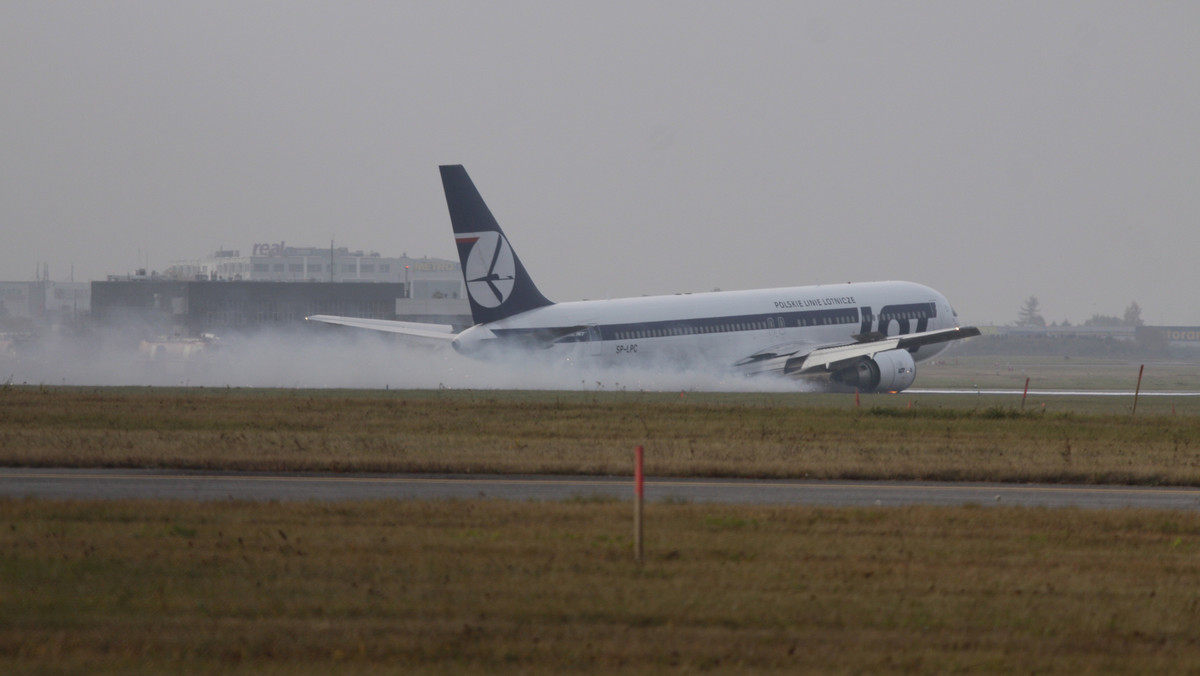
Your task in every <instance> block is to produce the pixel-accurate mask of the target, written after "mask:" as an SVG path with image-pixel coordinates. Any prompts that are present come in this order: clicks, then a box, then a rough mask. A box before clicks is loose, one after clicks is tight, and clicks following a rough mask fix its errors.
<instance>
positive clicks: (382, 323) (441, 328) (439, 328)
mask: <svg viewBox="0 0 1200 676" xmlns="http://www.w3.org/2000/svg"><path fill="white" fill-rule="evenodd" d="M305 319H307V320H308V321H311V322H324V323H326V324H339V325H341V326H353V327H355V328H359V329H371V330H373V331H386V332H388V333H399V334H402V335H405V336H413V337H414V338H423V339H426V340H434V341H439V342H443V341H444V342H447V343H449V342H450V341H452V340H454V337H455V336H456V335H458V334H456V333H455V332H454V327H452V326H450V325H449V324H423V323H421V322H401V321H396V320H391V319H363V318H361V317H338V316H335V315H312V316H310V317H305Z"/></svg>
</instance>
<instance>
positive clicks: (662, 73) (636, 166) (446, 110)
mask: <svg viewBox="0 0 1200 676" xmlns="http://www.w3.org/2000/svg"><path fill="white" fill-rule="evenodd" d="M0 92H3V93H2V95H0V122H2V124H0V158H2V159H0V172H2V174H0V242H2V246H0V279H4V280H22V279H32V278H33V276H34V270H35V265H36V264H38V263H40V262H42V261H45V262H47V263H48V264H49V266H50V273H51V277H52V278H53V279H56V280H65V279H66V278H67V277H68V275H69V272H70V268H71V266H72V265H74V270H75V279H76V280H88V279H99V278H103V275H105V274H110V273H125V272H129V271H132V270H133V269H134V268H136V267H138V265H139V252H140V253H141V256H143V257H147V256H148V258H149V263H150V267H151V268H155V269H160V270H161V269H163V268H164V267H165V266H166V265H167V264H168V262H169V261H170V260H172V259H179V258H196V257H201V256H204V255H206V254H209V253H211V252H212V251H213V250H215V249H216V248H218V247H222V246H223V247H227V248H235V249H241V250H242V252H243V253H248V250H249V248H250V246H251V245H252V244H253V243H255V242H278V241H286V242H287V243H288V244H289V245H292V246H327V245H328V243H329V240H330V238H331V237H332V238H334V239H336V241H337V243H338V245H339V246H349V247H351V248H354V249H358V248H362V249H373V250H376V251H379V252H381V253H383V254H384V255H399V254H400V253H404V252H407V253H408V254H410V255H430V256H438V257H445V258H453V257H454V248H453V243H452V239H451V236H450V227H449V219H448V217H447V215H446V209H445V204H444V200H443V196H442V191H441V185H440V182H439V178H438V172H437V165H438V164H448V163H463V164H465V165H466V166H467V170H468V171H469V172H470V173H471V176H472V178H473V179H474V180H475V183H476V185H477V186H478V187H479V189H480V191H481V192H482V193H483V196H484V198H485V199H486V200H487V201H488V203H489V205H490V206H491V207H492V211H493V212H494V213H495V214H496V216H497V218H498V219H499V220H500V222H501V224H502V225H503V226H504V228H505V230H506V232H507V234H508V236H509V239H510V240H511V241H512V243H513V246H514V248H515V249H516V250H517V251H518V253H519V254H520V256H521V258H522V260H523V262H524V263H525V266H526V267H527V268H528V269H529V270H530V272H531V273H532V274H533V276H534V279H535V280H536V282H537V283H538V285H539V286H540V287H541V289H542V291H543V292H544V293H545V294H546V295H547V296H549V297H550V298H552V299H553V300H576V299H580V298H605V297H617V296H626V295H640V294H646V293H673V292H680V291H705V290H710V289H712V288H714V287H720V288H722V289H742V288H753V287H762V286H792V285H800V284H809V283H818V282H821V283H831V282H845V281H851V280H854V281H866V280H875V279H910V280H912V281H918V282H923V283H926V284H929V285H931V286H934V287H936V288H938V289H939V290H941V291H943V292H944V293H945V294H946V295H947V296H948V297H949V298H950V299H951V301H953V302H954V303H955V305H956V306H957V307H958V310H959V314H960V315H961V316H962V317H963V319H964V320H966V321H968V322H976V323H988V322H996V323H1004V322H1008V321H1011V320H1012V319H1014V318H1015V317H1016V314H1017V311H1018V310H1019V308H1020V306H1021V304H1022V302H1023V300H1024V299H1025V298H1026V297H1027V296H1029V295H1030V294H1036V295H1037V296H1038V298H1039V299H1040V300H1041V305H1042V311H1043V314H1044V315H1045V317H1046V319H1047V320H1048V321H1061V320H1062V319H1069V320H1070V321H1072V322H1075V323H1079V322H1082V321H1083V320H1085V319H1087V318H1088V317H1089V316H1091V315H1092V314H1093V313H1101V314H1114V315H1120V314H1121V313H1122V312H1123V310H1124V308H1125V307H1126V306H1127V305H1128V304H1129V302H1130V301H1134V300H1136V301H1137V302H1138V303H1139V304H1140V305H1141V306H1142V308H1143V316H1144V318H1145V319H1146V320H1147V321H1148V322H1150V323H1166V324H1200V302H1197V289H1200V264H1197V261H1196V257H1197V253H1198V252H1200V3H1196V2H1176V3H1129V2H1096V1H1088V2H1077V3H1076V2H1042V1H1038V2H1002V3H976V2H957V1H955V2H922V3H892V2H830V3H812V2H810V3H798V2H751V3H701V2H690V1H689V2H649V3H648V2H604V3H586V4H585V3H563V2H501V3H479V2H459V3H455V2H419V3H418V2H408V3H397V2H379V3H366V2H350V3H341V2H337V3H333V2H330V3H305V2H287V3H258V4H252V3H245V2H241V1H240V0H239V1H238V2H210V1H206V2H172V3H158V2H155V3H152V2H140V3H135V2H49V1H46V0H35V1H32V2H23V1H19V0H8V1H7V2H4V3H0Z"/></svg>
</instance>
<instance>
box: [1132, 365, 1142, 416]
mask: <svg viewBox="0 0 1200 676" xmlns="http://www.w3.org/2000/svg"><path fill="white" fill-rule="evenodd" d="M1145 370H1146V365H1145V364H1142V365H1141V366H1140V367H1139V368H1138V382H1137V389H1135V390H1134V391H1133V412H1132V413H1130V414H1129V415H1137V400H1138V395H1140V394H1141V393H1142V371H1145Z"/></svg>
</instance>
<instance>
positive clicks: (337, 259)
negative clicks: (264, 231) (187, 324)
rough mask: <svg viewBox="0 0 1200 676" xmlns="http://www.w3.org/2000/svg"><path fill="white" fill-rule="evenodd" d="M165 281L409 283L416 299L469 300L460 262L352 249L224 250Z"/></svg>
mask: <svg viewBox="0 0 1200 676" xmlns="http://www.w3.org/2000/svg"><path fill="white" fill-rule="evenodd" d="M162 276H163V277H165V278H167V279H171V280H177V281H214V282H215V281H247V282H332V283H337V282H384V283H393V284H404V285H406V287H408V288H409V289H410V290H411V293H410V294H409V297H410V298H460V297H463V293H462V292H463V288H462V285H463V281H462V271H461V269H460V266H459V264H458V262H456V261H448V260H443V259H439V258H428V257H423V258H409V257H408V255H407V254H403V255H401V256H400V257H398V258H385V257H383V256H381V255H379V254H378V253H376V252H374V251H370V252H363V251H361V250H359V251H351V250H350V249H348V248H346V247H341V248H337V249H335V248H333V247H330V248H317V247H294V246H288V245H287V243H286V242H279V243H277V244H267V243H258V244H254V245H252V246H251V247H250V255H249V256H243V255H242V252H241V251H240V250H230V249H221V250H218V251H216V252H215V253H213V255H211V256H209V257H207V258H199V259H191V260H175V261H171V264H170V267H168V268H167V270H166V271H165V272H164V273H163V275H162Z"/></svg>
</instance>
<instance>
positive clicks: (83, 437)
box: [0, 386, 1200, 485]
mask: <svg viewBox="0 0 1200 676" xmlns="http://www.w3.org/2000/svg"><path fill="white" fill-rule="evenodd" d="M1043 404H1044V406H1043ZM1131 404H1132V401H1131V398H1130V397H1120V398H1115V397H1077V398H1071V397H1047V398H1031V399H1030V400H1029V402H1027V404H1026V406H1025V408H1024V409H1022V408H1021V400H1020V396H1019V395H1009V396H988V395H970V396H961V395H959V396H951V395H909V394H903V393H902V394H900V395H873V396H869V397H868V396H864V397H862V398H861V405H859V406H856V404H855V397H854V395H853V394H850V395H818V394H804V393H795V394H723V393H688V392H684V393H678V392H676V393H641V392H574V393H572V392H543V391H516V392H506V391H484V392H472V391H439V390H419V391H407V392H401V391H378V390H376V391H337V390H223V389H159V388H129V389H79V388H42V387H11V386H10V387H5V388H2V389H0V465H9V466H14V465H20V466H91V467H165V468H194V469H242V470H266V471H273V470H324V471H411V472H494V473H531V472H543V473H562V474H629V473H630V472H631V467H630V452H631V449H632V448H633V447H634V446H637V445H644V446H645V447H646V449H647V461H646V463H647V464H646V468H647V470H646V471H647V472H648V473H649V474H651V475H657V476H668V475H669V476H745V477H798V478H804V477H807V478H842V479H868V478H876V479H904V478H910V479H935V480H951V479H954V480H989V481H1051V482H1092V483H1098V482H1118V483H1139V484H1176V485H1200V415H1197V413H1198V412H1200V398H1197V397H1170V398H1147V399H1146V400H1145V401H1144V402H1142V405H1141V406H1140V408H1139V412H1138V414H1137V415H1136V416H1134V415H1131V412H1130V409H1131Z"/></svg>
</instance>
